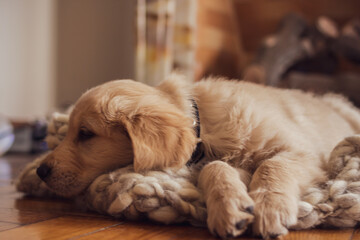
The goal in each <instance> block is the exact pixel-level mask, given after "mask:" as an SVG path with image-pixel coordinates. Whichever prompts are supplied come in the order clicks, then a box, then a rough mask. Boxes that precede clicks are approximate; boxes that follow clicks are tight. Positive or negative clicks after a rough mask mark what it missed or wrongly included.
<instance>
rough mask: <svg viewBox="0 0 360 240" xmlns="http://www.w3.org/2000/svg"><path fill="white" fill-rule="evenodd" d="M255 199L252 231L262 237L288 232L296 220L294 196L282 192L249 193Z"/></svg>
mask: <svg viewBox="0 0 360 240" xmlns="http://www.w3.org/2000/svg"><path fill="white" fill-rule="evenodd" d="M250 196H252V197H253V199H254V201H255V211H254V214H255V221H254V224H253V233H254V234H255V235H261V236H262V237H263V238H264V239H269V238H276V237H278V236H281V235H285V234H287V233H288V227H290V226H291V225H294V224H295V223H296V222H297V211H298V204H297V200H296V198H295V197H291V196H287V195H286V194H282V193H269V192H262V193H258V192H257V193H250Z"/></svg>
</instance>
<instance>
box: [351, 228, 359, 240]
mask: <svg viewBox="0 0 360 240" xmlns="http://www.w3.org/2000/svg"><path fill="white" fill-rule="evenodd" d="M351 240H360V228H358V229H355V230H354V232H353V235H352V238H351Z"/></svg>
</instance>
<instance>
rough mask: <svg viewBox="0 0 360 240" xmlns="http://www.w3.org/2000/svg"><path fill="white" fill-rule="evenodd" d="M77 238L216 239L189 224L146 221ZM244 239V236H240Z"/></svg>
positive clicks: (202, 229) (205, 230)
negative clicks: (169, 224) (164, 223)
mask: <svg viewBox="0 0 360 240" xmlns="http://www.w3.org/2000/svg"><path fill="white" fill-rule="evenodd" d="M78 239H90V240H91V239H102V240H104V239H105V240H106V239H137V240H140V239H156V240H165V239H217V238H214V237H213V236H212V235H211V234H210V233H209V231H208V230H207V229H206V228H196V227H192V226H189V225H171V226H164V225H157V224H154V223H147V222H128V223H125V224H123V225H119V226H116V227H113V228H108V229H106V230H104V231H99V232H97V233H94V234H91V235H86V236H82V237H80V238H78ZM242 239H245V238H242Z"/></svg>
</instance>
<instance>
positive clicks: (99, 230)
mask: <svg viewBox="0 0 360 240" xmlns="http://www.w3.org/2000/svg"><path fill="white" fill-rule="evenodd" d="M35 157H36V156H31V155H16V154H13V155H8V156H5V157H1V158H0V239H1V240H12V239H14V240H15V239H16V240H18V239H30V240H32V239H34V240H36V239H43V240H46V239H49V240H56V239H71V240H74V239H81V240H84V239H105V240H106V239H122V240H138V239H150V240H155V239H156V240H170V239H171V240H176V239H190V240H195V239H200V240H203V239H216V238H214V237H213V236H212V235H211V234H210V233H209V232H208V230H207V229H205V228H196V227H192V226H189V225H185V224H184V225H171V226H164V225H160V224H155V223H152V222H130V221H121V220H118V219H114V218H111V217H109V216H103V215H100V214H97V213H93V212H85V211H83V210H81V209H80V208H79V207H78V206H76V205H75V204H73V202H71V201H69V200H66V199H44V198H35V197H27V196H24V194H22V193H18V192H17V191H16V190H15V188H14V186H13V185H11V182H12V180H13V179H14V178H15V177H16V176H17V174H19V172H20V170H21V169H22V168H23V167H24V166H25V164H27V163H28V162H30V161H31V160H33V159H34V158H35ZM239 239H243V240H249V239H258V238H252V237H246V236H241V237H240V238H239ZM282 239H284V240H300V239H306V240H307V239H311V240H313V239H314V240H336V239H339V240H340V239H341V240H360V231H359V230H357V229H342V230H322V229H314V230H306V231H293V232H290V233H289V234H288V235H287V236H285V237H282Z"/></svg>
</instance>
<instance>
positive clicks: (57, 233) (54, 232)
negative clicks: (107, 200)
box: [0, 216, 122, 240]
mask: <svg viewBox="0 0 360 240" xmlns="http://www.w3.org/2000/svg"><path fill="white" fill-rule="evenodd" d="M119 224H122V223H121V222H119V221H115V220H109V219H100V218H96V219H93V218H87V217H76V216H64V217H59V218H55V219H51V220H47V221H43V222H39V223H35V224H30V225H26V226H22V227H17V228H13V229H10V230H6V231H2V232H0V239H7V240H12V239H14V240H17V239H24V238H26V239H27V240H32V239H51V240H55V239H59V240H60V239H69V238H75V237H77V236H83V235H86V234H91V233H93V232H96V231H102V230H103V229H105V228H109V227H113V226H117V225H119ZM25 236H26V237H25Z"/></svg>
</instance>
